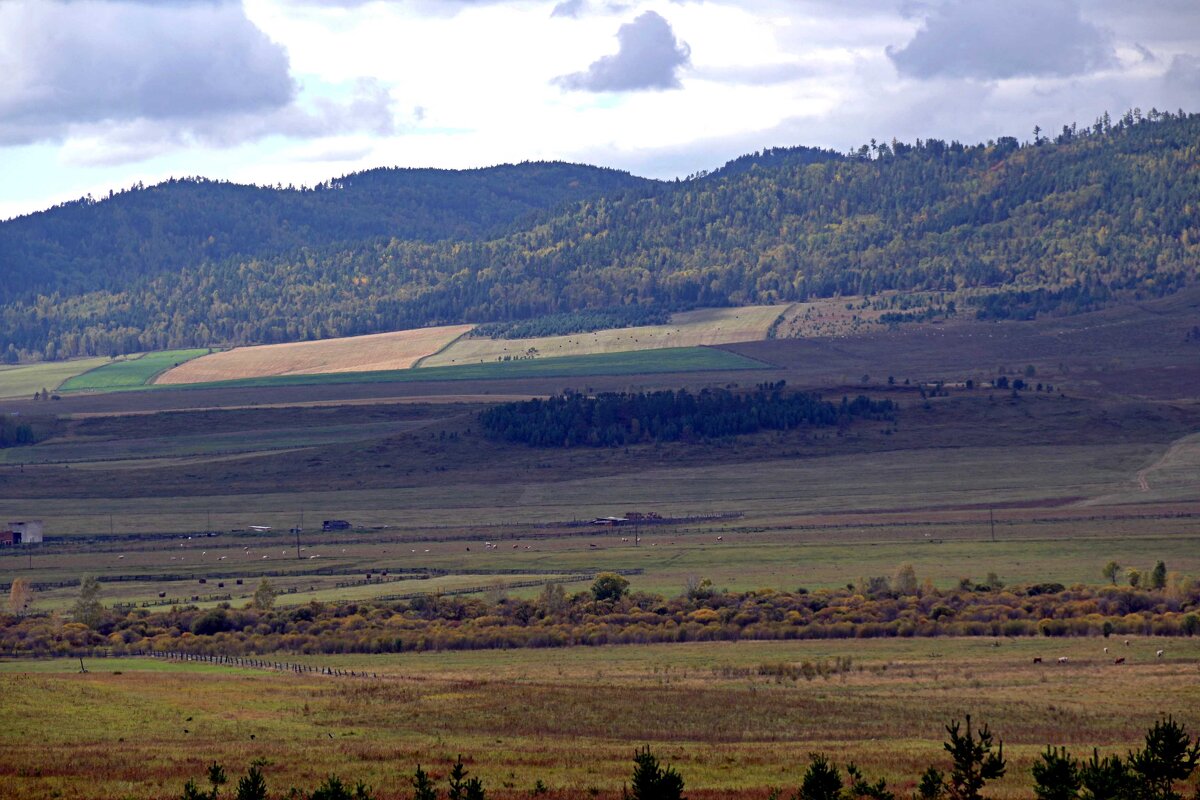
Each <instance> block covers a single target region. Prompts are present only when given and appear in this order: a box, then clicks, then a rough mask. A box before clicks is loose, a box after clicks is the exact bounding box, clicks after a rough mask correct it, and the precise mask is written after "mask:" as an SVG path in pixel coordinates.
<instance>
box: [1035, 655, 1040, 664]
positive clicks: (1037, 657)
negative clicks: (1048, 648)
mask: <svg viewBox="0 0 1200 800" xmlns="http://www.w3.org/2000/svg"><path fill="white" fill-rule="evenodd" d="M1033 663H1035V664H1040V663H1042V657H1041V656H1034V657H1033Z"/></svg>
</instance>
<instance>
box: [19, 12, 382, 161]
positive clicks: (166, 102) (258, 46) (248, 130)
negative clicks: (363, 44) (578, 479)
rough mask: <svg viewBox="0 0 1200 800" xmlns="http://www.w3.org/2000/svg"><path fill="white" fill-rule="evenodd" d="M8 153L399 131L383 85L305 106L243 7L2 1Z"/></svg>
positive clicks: (94, 156)
mask: <svg viewBox="0 0 1200 800" xmlns="http://www.w3.org/2000/svg"><path fill="white" fill-rule="evenodd" d="M0 74H4V75H6V76H7V77H6V80H5V81H4V82H2V83H0V146H3V145H13V144H25V143H30V142H35V141H45V140H62V139H64V138H68V137H69V136H74V137H79V136H82V137H83V138H84V139H86V140H88V141H92V142H97V143H98V144H96V145H95V146H91V147H89V149H87V150H86V151H85V154H84V155H82V156H79V157H77V158H79V159H80V160H82V161H84V162H86V163H122V162H127V161H136V160H141V159H144V158H148V157H150V156H152V155H155V154H157V153H158V152H163V151H164V150H168V149H171V148H173V147H180V146H186V145H190V144H195V143H203V144H209V145H216V146H229V145H233V144H238V143H241V142H246V141H252V140H254V139H258V138H262V137H264V136H269V135H284V136H295V137H318V136H328V135H332V134H338V133H345V132H349V131H369V132H373V133H379V134H384V135H386V134H390V133H392V132H394V121H393V120H394V118H393V114H392V108H391V105H392V103H391V97H390V95H389V94H388V92H387V90H386V88H385V87H384V86H382V85H381V84H379V83H378V82H376V81H374V80H365V81H359V82H358V84H357V85H355V86H354V87H353V91H352V92H351V93H350V96H349V98H348V99H344V100H332V99H328V98H315V99H313V100H311V101H309V102H304V98H303V97H302V96H301V95H300V93H299V91H298V87H297V86H296V83H295V82H294V81H293V79H292V77H291V74H290V65H289V62H288V56H287V53H286V51H285V50H284V49H283V48H282V47H281V46H279V45H278V44H276V43H275V42H272V41H271V40H270V39H269V38H268V37H267V36H266V34H264V33H263V32H262V31H261V30H259V29H258V28H257V27H256V26H255V25H254V24H253V23H252V22H251V21H250V20H249V19H248V18H247V17H246V14H245V11H244V10H243V8H242V6H241V3H240V2H223V1H219V0H218V1H212V0H190V1H189V2H184V1H183V0H176V1H175V2H171V3H161V4H157V5H150V4H147V3H145V2H112V1H111V0H108V1H106V2H95V1H94V0H93V1H91V2H88V1H87V0H71V2H69V3H62V2H46V0H42V1H41V2H36V1H35V2H30V3H15V2H14V3H0Z"/></svg>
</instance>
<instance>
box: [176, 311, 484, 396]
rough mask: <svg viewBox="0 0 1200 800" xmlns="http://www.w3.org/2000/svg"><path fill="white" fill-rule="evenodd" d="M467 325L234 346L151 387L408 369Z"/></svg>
mask: <svg viewBox="0 0 1200 800" xmlns="http://www.w3.org/2000/svg"><path fill="white" fill-rule="evenodd" d="M471 327H472V326H470V325H447V326H444V327H439V328H418V329H415V330H408V331H395V332H393V333H375V334H371V335H369V336H351V337H345V338H341V339H323V340H320V341H316V342H289V343H287V344H268V345H259V346H256V347H239V348H236V349H234V350H229V351H226V352H223V353H214V354H212V355H211V356H206V357H204V358H198V359H196V360H194V361H189V362H188V363H186V364H181V365H180V366H178V367H176V368H175V369H172V370H170V371H168V372H166V373H165V374H163V375H161V376H160V377H159V378H158V380H157V381H155V383H158V384H183V383H206V382H210V381H227V380H238V379H242V378H263V377H270V376H274V375H322V374H329V373H335V372H371V371H376V370H392V369H408V368H409V367H411V366H412V365H413V364H414V363H416V362H417V361H418V360H420V359H421V358H423V357H425V356H428V355H430V354H432V353H436V352H438V351H439V350H440V349H442V348H443V347H445V346H446V345H448V344H449V343H450V342H453V341H454V340H455V339H456V338H458V337H459V336H462V335H463V334H464V333H466V332H467V331H469V330H471Z"/></svg>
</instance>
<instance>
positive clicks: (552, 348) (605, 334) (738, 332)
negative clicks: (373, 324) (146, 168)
mask: <svg viewBox="0 0 1200 800" xmlns="http://www.w3.org/2000/svg"><path fill="white" fill-rule="evenodd" d="M786 309H787V306H747V307H745V308H706V309H701V310H699V311H685V312H682V313H679V314H675V315H673V316H672V317H671V322H670V323H669V324H667V325H643V326H639V327H635V328H616V329H613V330H603V331H593V332H592V333H573V334H570V335H568V336H541V337H537V338H534V339H484V338H480V339H470V338H463V339H461V340H459V341H457V342H455V343H454V344H452V345H450V347H447V348H446V349H445V350H444V351H442V352H440V353H438V354H436V355H434V356H430V357H429V358H426V359H424V360H422V361H421V366H422V367H438V366H452V365H456V364H478V363H480V362H490V361H496V360H497V359H499V358H503V357H504V356H513V357H522V356H524V355H526V354H527V353H529V352H530V351H531V350H533V351H536V355H537V356H538V357H539V358H549V357H552V356H578V355H590V354H593V353H622V352H626V351H629V350H658V349H662V348H667V347H696V346H700V345H715V344H729V343H732V342H753V341H758V340H760V339H765V338H766V336H767V330H768V329H769V328H770V327H771V323H773V322H774V321H775V319H776V318H777V317H778V316H779V315H780V314H781V313H782V312H783V311H784V310H786Z"/></svg>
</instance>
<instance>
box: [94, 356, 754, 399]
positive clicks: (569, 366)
mask: <svg viewBox="0 0 1200 800" xmlns="http://www.w3.org/2000/svg"><path fill="white" fill-rule="evenodd" d="M202 352H203V351H202ZM769 368H770V365H769V364H766V363H764V362H761V361H756V360H754V359H752V358H747V357H746V356H742V355H738V354H737V353H732V352H729V351H727V350H720V349H717V348H713V347H679V348H668V349H662V350H634V351H630V352H625V353H597V354H595V355H586V356H562V357H556V358H543V359H533V360H528V361H500V362H495V363H487V364H465V365H463V366H455V367H425V368H422V369H419V370H415V369H398V370H378V371H374V372H332V373H324V374H319V375H276V376H272V377H266V378H241V379H238V380H232V381H213V382H209V383H185V384H172V385H169V386H165V385H164V386H158V385H147V384H140V383H139V384H133V383H129V384H125V385H118V386H111V387H105V388H108V389H109V390H113V391H129V390H156V391H172V390H179V389H238V388H257V387H272V386H311V385H319V384H337V383H415V382H429V381H478V380H504V379H507V378H556V377H564V378H565V377H589V376H593V375H596V376H599V375H638V374H656V373H668V372H707V371H727V370H757V369H769ZM89 388H91V387H89ZM95 388H99V387H95Z"/></svg>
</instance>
